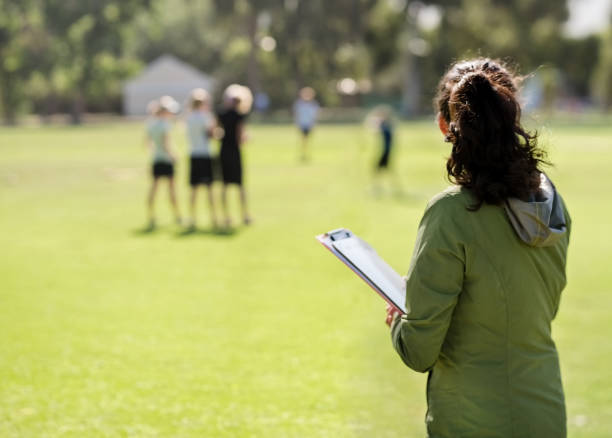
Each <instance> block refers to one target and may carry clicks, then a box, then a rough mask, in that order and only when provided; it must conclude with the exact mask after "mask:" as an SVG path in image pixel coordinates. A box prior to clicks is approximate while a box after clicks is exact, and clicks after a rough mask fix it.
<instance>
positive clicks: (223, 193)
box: [221, 184, 232, 227]
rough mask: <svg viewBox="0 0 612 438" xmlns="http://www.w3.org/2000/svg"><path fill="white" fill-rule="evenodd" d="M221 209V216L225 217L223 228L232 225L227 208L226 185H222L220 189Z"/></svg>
mask: <svg viewBox="0 0 612 438" xmlns="http://www.w3.org/2000/svg"><path fill="white" fill-rule="evenodd" d="M221 208H222V209H223V216H225V218H224V219H225V226H226V227H229V226H230V225H231V224H232V220H231V219H230V217H229V210H228V208H227V184H223V186H222V188H221Z"/></svg>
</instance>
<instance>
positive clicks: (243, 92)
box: [217, 84, 253, 228]
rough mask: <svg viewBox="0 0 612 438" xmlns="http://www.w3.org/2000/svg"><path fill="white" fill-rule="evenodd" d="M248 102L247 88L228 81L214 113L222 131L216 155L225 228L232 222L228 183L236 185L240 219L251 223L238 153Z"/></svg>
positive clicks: (242, 137) (242, 136) (251, 97)
mask: <svg viewBox="0 0 612 438" xmlns="http://www.w3.org/2000/svg"><path fill="white" fill-rule="evenodd" d="M252 103H253V95H252V94H251V91H250V90H249V89H248V88H247V87H244V86H242V85H238V84H232V85H230V86H229V87H227V88H226V89H225V91H224V92H223V109H222V110H221V111H220V113H219V114H218V115H217V120H218V123H219V126H220V127H221V128H222V130H223V136H222V137H221V151H220V154H219V158H220V162H221V173H222V178H223V188H222V189H221V206H222V207H223V214H224V216H225V222H224V225H225V227H227V228H229V227H231V225H232V221H231V219H230V215H229V209H228V204H227V188H228V186H229V185H237V186H238V190H239V195H240V208H241V212H242V222H243V223H244V224H245V225H249V224H250V223H251V222H252V219H251V216H250V215H249V211H248V205H247V195H246V189H245V187H244V182H243V175H242V173H243V172H242V154H241V151H240V149H241V147H242V144H243V141H244V139H245V134H244V120H245V117H246V115H247V114H248V112H249V111H250V110H251V105H252Z"/></svg>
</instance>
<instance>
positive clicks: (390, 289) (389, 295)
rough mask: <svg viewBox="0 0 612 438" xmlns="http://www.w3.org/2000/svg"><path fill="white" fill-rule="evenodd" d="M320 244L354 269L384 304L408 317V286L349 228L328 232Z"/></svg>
mask: <svg viewBox="0 0 612 438" xmlns="http://www.w3.org/2000/svg"><path fill="white" fill-rule="evenodd" d="M317 240H318V241H319V242H321V243H322V244H323V246H325V247H326V248H327V249H329V250H330V251H331V252H332V253H333V254H334V255H335V256H336V257H338V258H339V259H340V260H341V261H342V262H343V263H344V264H345V265H347V266H348V267H349V268H351V269H352V270H353V271H354V272H355V273H356V274H357V275H358V276H359V277H361V279H362V280H364V281H365V282H366V283H367V284H368V285H369V286H370V287H371V288H372V289H374V290H375V291H376V292H377V293H378V294H379V295H380V296H381V297H382V298H383V299H384V300H385V301H387V302H388V303H389V304H391V305H392V306H393V307H395V308H396V309H397V310H399V311H400V312H402V313H406V282H405V281H404V279H403V278H402V276H401V275H399V274H398V273H397V272H395V270H394V269H393V268H392V267H391V266H389V265H388V264H387V262H385V261H384V260H383V259H382V258H381V257H380V256H379V255H378V254H377V253H376V251H375V250H374V248H372V247H371V246H370V245H368V244H367V243H366V242H365V241H364V240H362V239H360V238H359V237H357V236H356V235H354V234H353V233H352V232H351V231H350V230H347V229H346V228H339V229H337V230H333V231H329V232H327V233H324V234H321V235H319V236H317Z"/></svg>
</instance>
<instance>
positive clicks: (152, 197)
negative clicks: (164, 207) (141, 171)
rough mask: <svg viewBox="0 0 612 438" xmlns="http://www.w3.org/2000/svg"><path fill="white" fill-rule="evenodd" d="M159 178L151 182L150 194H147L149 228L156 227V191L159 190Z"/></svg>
mask: <svg viewBox="0 0 612 438" xmlns="http://www.w3.org/2000/svg"><path fill="white" fill-rule="evenodd" d="M157 181H158V179H157V178H154V179H153V181H152V182H151V188H150V189H149V195H148V196H147V214H148V215H149V217H148V219H149V228H153V227H155V193H156V192H157Z"/></svg>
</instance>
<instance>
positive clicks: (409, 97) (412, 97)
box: [402, 4, 421, 118]
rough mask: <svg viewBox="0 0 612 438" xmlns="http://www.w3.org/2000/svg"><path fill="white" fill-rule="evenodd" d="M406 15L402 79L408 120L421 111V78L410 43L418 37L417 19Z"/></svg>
mask: <svg viewBox="0 0 612 438" xmlns="http://www.w3.org/2000/svg"><path fill="white" fill-rule="evenodd" d="M409 6H410V4H408V8H407V11H406V12H407V14H406V28H405V35H406V40H405V41H404V48H403V52H404V53H403V57H404V68H403V78H402V115H403V116H404V117H406V118H412V117H415V116H416V115H417V114H418V111H419V100H420V96H421V78H420V75H419V70H418V65H417V57H416V56H415V55H414V54H413V53H412V50H411V47H410V41H412V40H413V39H414V38H416V37H417V32H416V18H415V17H414V16H412V14H411V13H410V12H409V10H408V9H409Z"/></svg>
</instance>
